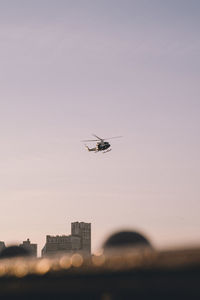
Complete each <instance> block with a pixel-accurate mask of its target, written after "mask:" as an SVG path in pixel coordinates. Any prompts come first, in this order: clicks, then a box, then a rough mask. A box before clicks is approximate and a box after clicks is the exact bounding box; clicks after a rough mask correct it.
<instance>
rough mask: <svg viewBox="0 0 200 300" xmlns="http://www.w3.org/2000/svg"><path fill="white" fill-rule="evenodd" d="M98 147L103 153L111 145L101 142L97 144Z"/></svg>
mask: <svg viewBox="0 0 200 300" xmlns="http://www.w3.org/2000/svg"><path fill="white" fill-rule="evenodd" d="M96 147H97V150H98V151H103V150H107V149H108V148H109V147H110V144H109V143H108V142H100V143H97V146H96Z"/></svg>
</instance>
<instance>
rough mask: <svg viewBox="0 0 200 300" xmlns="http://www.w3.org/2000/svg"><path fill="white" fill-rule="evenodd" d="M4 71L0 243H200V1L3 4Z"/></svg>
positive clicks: (0, 84)
mask: <svg viewBox="0 0 200 300" xmlns="http://www.w3.org/2000/svg"><path fill="white" fill-rule="evenodd" d="M0 69H1V71H0V133H1V135H0V136H1V147H0V166H1V167H0V201H1V202H0V203H1V206H0V207H1V209H0V240H3V241H5V242H6V244H10V243H14V242H21V241H22V240H25V239H26V238H28V237H29V238H30V239H31V241H33V242H36V243H38V244H39V247H40V248H41V247H42V246H43V245H44V243H45V236H46V235H47V234H54V235H56V234H69V233H70V223H71V222H72V221H85V222H91V223H92V239H93V249H96V248H98V247H100V246H101V244H102V242H103V241H104V239H105V238H106V237H107V236H108V235H109V234H110V233H111V232H112V231H113V230H118V229H121V228H129V229H136V230H140V231H141V232H144V233H145V234H146V235H147V236H149V238H150V239H151V241H152V243H153V244H154V245H155V246H156V247H170V246H173V245H181V244H188V245H191V244H200V218H199V212H200V198H199V195H200V160H199V153H200V140H199V132H200V117H199V116H200V97H199V96H200V1H198V0H197V1H194V0H188V1H185V0H180V1H177V0H173V1H172V0H168V1H164V0H163V1H162V0H160V1H154V0H152V1H147V0H146V1H145V0H138V1H131V0H130V1H128V0H109V1H108V0H101V1H95V0H82V1H81V0H75V1H74V0H66V1H64V0H17V1H16V0H15V1H14V0H13V1H12V0H5V1H4V0H0ZM91 133H96V134H97V135H99V136H102V137H109V136H114V135H123V138H122V139H118V140H117V139H116V140H113V141H111V142H112V151H111V152H109V153H108V154H106V155H103V154H101V153H98V154H94V153H88V152H87V151H86V150H85V149H84V145H83V143H81V142H80V141H81V140H82V139H90V138H92V136H91ZM89 145H90V146H93V144H92V143H91V144H89Z"/></svg>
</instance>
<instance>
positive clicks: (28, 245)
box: [19, 239, 37, 257]
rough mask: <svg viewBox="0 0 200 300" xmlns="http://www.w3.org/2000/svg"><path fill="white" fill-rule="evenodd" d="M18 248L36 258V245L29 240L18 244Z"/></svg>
mask: <svg viewBox="0 0 200 300" xmlns="http://www.w3.org/2000/svg"><path fill="white" fill-rule="evenodd" d="M19 247H22V248H24V249H25V250H28V251H29V252H30V254H31V255H32V256H35V257H37V244H32V243H31V242H30V240H29V239H27V240H26V241H23V243H22V244H20V245H19Z"/></svg>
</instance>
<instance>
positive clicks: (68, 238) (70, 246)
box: [42, 222, 91, 256]
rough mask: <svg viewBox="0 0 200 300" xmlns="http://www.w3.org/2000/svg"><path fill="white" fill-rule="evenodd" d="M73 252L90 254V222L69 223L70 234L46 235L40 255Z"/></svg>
mask: <svg viewBox="0 0 200 300" xmlns="http://www.w3.org/2000/svg"><path fill="white" fill-rule="evenodd" d="M75 252H79V253H83V254H84V255H90V254H91V223H84V222H74V223H71V235H61V236H60V235H56V236H52V235H47V236H46V244H45V246H44V247H43V249H42V256H46V255H56V254H63V253H75Z"/></svg>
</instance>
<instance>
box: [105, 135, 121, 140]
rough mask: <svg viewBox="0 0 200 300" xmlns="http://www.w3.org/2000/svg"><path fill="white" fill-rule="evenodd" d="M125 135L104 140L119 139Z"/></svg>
mask: <svg viewBox="0 0 200 300" xmlns="http://www.w3.org/2000/svg"><path fill="white" fill-rule="evenodd" d="M122 137H123V136H122V135H120V136H113V137H110V138H106V139H104V140H111V139H118V138H122Z"/></svg>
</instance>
